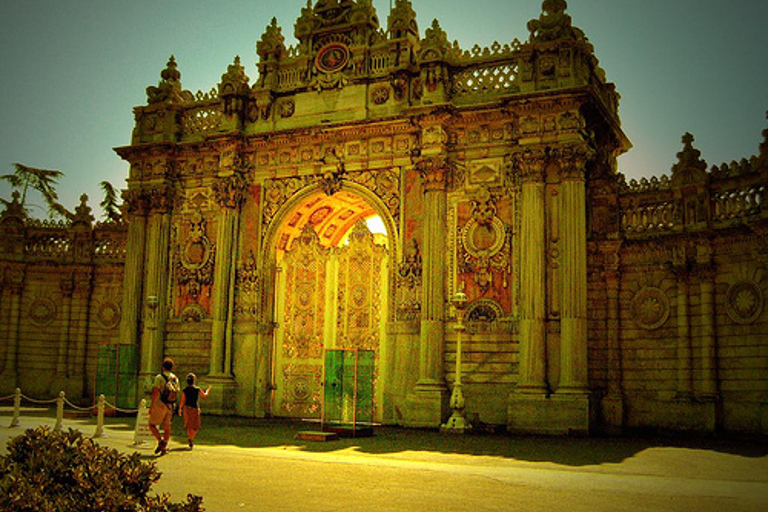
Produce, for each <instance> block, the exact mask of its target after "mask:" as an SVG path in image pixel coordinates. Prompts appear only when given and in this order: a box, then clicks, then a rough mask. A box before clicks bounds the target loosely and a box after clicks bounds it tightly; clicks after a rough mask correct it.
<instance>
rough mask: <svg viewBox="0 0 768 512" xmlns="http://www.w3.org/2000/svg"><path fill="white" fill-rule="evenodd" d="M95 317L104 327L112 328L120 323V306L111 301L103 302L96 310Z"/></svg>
mask: <svg viewBox="0 0 768 512" xmlns="http://www.w3.org/2000/svg"><path fill="white" fill-rule="evenodd" d="M96 317H97V318H98V319H99V322H101V323H102V325H104V327H106V328H108V329H114V328H115V327H117V326H118V324H119V323H120V306H118V305H117V304H115V303H114V302H112V301H107V302H104V303H102V304H101V306H100V307H99V309H98V311H96Z"/></svg>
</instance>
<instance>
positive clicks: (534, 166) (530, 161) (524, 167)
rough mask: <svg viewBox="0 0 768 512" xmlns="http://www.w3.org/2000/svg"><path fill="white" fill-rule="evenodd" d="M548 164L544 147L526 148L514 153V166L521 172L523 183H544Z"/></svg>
mask: <svg viewBox="0 0 768 512" xmlns="http://www.w3.org/2000/svg"><path fill="white" fill-rule="evenodd" d="M546 164H547V153H546V151H545V150H544V148H537V149H530V148H526V149H524V150H523V151H520V152H518V153H514V154H513V155H512V166H513V167H514V169H516V170H517V172H518V173H520V177H521V178H522V181H523V183H543V182H544V169H545V167H546Z"/></svg>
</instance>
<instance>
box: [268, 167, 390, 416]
mask: <svg viewBox="0 0 768 512" xmlns="http://www.w3.org/2000/svg"><path fill="white" fill-rule="evenodd" d="M370 217H378V218H380V219H381V223H382V224H383V226H384V229H385V230H386V233H385V234H383V235H375V236H374V235H373V234H371V235H370V237H368V236H367V235H365V234H363V236H362V237H360V236H357V237H356V240H358V242H355V243H353V242H349V243H348V244H346V245H345V241H346V238H347V237H348V236H349V234H350V233H352V232H355V231H356V230H358V229H359V226H358V227H356V224H357V223H358V221H360V220H365V219H367V218H370ZM307 226H312V229H311V230H307ZM308 231H311V232H308ZM362 231H364V232H366V233H368V230H367V229H365V228H363V229H362ZM360 240H363V242H364V243H368V244H369V245H368V247H369V250H368V253H367V254H364V256H365V257H368V256H370V258H369V259H370V262H372V263H370V265H373V266H374V267H376V268H375V269H372V270H371V272H366V271H362V272H358V273H356V274H355V273H354V272H350V271H349V268H351V266H352V263H351V260H344V258H345V257H349V254H348V253H349V251H351V250H353V249H352V246H355V247H358V248H359V247H360V246H359V245H355V244H356V243H359V241H360ZM366 241H367V242H366ZM263 244H264V245H263V250H262V254H263V255H264V256H265V259H266V261H265V263H267V265H268V266H269V268H272V269H274V271H273V272H268V273H266V277H267V279H268V282H265V283H264V289H265V290H268V293H267V296H268V297H269V298H270V302H271V303H270V304H268V305H267V304H265V306H266V307H267V308H268V311H269V312H270V314H271V319H270V320H271V322H272V323H273V325H274V326H275V328H274V330H273V334H272V338H271V340H270V341H271V347H269V349H268V350H269V353H270V359H271V363H272V364H271V375H270V378H271V379H272V380H271V384H272V385H271V388H272V396H271V400H270V408H271V414H273V415H275V416H286V417H303V418H307V417H315V418H316V417H319V416H320V400H319V399H320V396H319V393H320V389H321V388H320V381H321V380H322V348H349V347H350V344H351V345H356V346H358V348H373V347H374V346H375V350H376V364H377V369H376V383H375V403H376V419H377V420H378V421H381V420H382V411H383V410H384V408H385V407H386V405H385V404H384V403H383V402H384V396H385V392H384V389H385V387H386V386H387V378H386V376H387V375H389V373H390V370H389V367H390V366H391V364H390V356H389V354H390V353H391V347H390V346H389V343H388V341H387V339H386V336H385V326H386V324H387V322H388V321H389V320H390V317H391V312H392V311H393V308H394V301H393V300H392V296H393V293H392V292H394V279H395V267H396V262H397V261H398V258H397V254H398V233H397V229H396V225H395V221H394V219H393V217H392V215H391V214H390V212H389V210H388V209H387V207H386V206H385V205H384V204H383V202H382V201H381V200H380V199H379V198H378V197H377V196H376V195H375V194H373V193H372V192H371V191H370V190H368V189H367V188H365V187H363V186H361V185H358V184H355V183H348V182H345V183H344V184H343V186H342V188H341V190H339V191H338V192H337V193H336V194H334V195H333V196H327V195H326V194H325V193H324V192H323V191H322V189H321V187H320V186H319V185H310V186H308V187H305V188H304V189H302V190H300V191H298V192H296V193H295V194H294V195H293V196H292V197H291V198H290V199H289V200H288V201H286V202H285V204H283V205H282V206H281V207H280V209H279V210H278V212H276V214H275V216H274V218H273V221H272V223H271V224H270V226H269V227H268V229H267V231H266V233H265V237H264V239H263ZM292 251H293V252H292ZM354 261H355V262H359V261H360V259H359V258H357V259H355V260H354ZM318 262H319V263H318ZM373 262H377V263H373ZM297 265H298V266H300V267H301V268H300V269H298V270H297ZM365 268H369V267H365ZM299 272H300V273H301V274H302V275H303V276H304V277H303V279H304V282H302V283H298V284H297V281H296V278H295V275H296V274H297V273H299ZM361 276H362V277H366V278H368V277H370V279H371V281H370V283H368V285H367V289H369V290H370V291H371V301H373V300H376V301H379V302H377V303H376V304H377V305H378V306H377V307H373V306H371V307H372V311H375V312H378V316H377V317H376V319H375V322H376V326H375V329H377V334H376V336H373V338H376V340H377V341H375V342H372V344H371V346H370V347H369V346H368V345H367V344H366V343H365V342H362V341H360V340H361V338H355V341H354V342H351V341H350V335H349V331H350V330H352V328H349V325H350V322H349V321H348V319H349V318H353V317H354V314H353V313H351V312H350V311H349V309H348V308H345V306H344V304H343V302H344V300H347V302H348V300H349V294H348V293H347V291H345V288H344V287H345V286H351V285H350V284H349V283H350V282H351V280H355V279H357V280H358V282H357V283H356V285H357V286H359V285H360V282H359V278H360V277H361ZM345 283H346V284H345ZM299 294H302V295H301V297H300V296H299ZM377 294H378V295H377ZM374 296H375V299H374ZM300 301H303V302H305V303H311V304H316V305H317V307H314V308H312V309H311V311H306V310H305V311H303V312H302V313H301V314H300V315H299V314H297V304H298V303H299V302H300ZM304 306H307V304H304ZM265 312H266V311H265ZM358 320H359V318H358ZM371 321H373V320H371ZM299 323H301V324H302V325H305V326H307V327H306V328H302V332H301V333H298V334H297V333H296V326H297V325H298V324H299ZM318 323H321V324H322V325H317V324H318ZM286 324H287V325H286ZM309 324H312V325H309ZM345 329H347V331H345ZM371 329H374V327H372V328H371ZM321 339H322V341H320V340H321ZM321 342H322V347H319V343H321ZM265 348H267V347H265Z"/></svg>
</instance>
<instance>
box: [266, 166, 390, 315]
mask: <svg viewBox="0 0 768 512" xmlns="http://www.w3.org/2000/svg"><path fill="white" fill-rule="evenodd" d="M322 190H323V189H322V185H321V184H320V183H319V182H314V183H312V184H310V185H307V186H306V187H303V188H301V189H299V190H298V191H296V192H295V193H294V194H293V195H292V196H291V197H290V198H288V200H286V201H285V203H283V204H282V205H281V206H280V208H279V209H278V210H277V212H275V215H274V216H273V217H272V221H271V222H270V224H269V225H268V226H267V229H266V230H265V232H264V237H263V239H262V245H261V248H262V250H261V254H262V255H263V258H262V262H263V265H264V266H265V267H267V266H272V267H274V263H275V261H276V259H277V251H278V242H279V236H280V231H281V229H282V227H283V226H284V225H285V224H286V223H287V222H288V221H289V219H290V215H291V214H292V212H293V211H294V210H296V208H298V207H299V206H300V205H301V204H302V203H303V202H304V201H307V200H308V199H309V198H311V197H312V196H314V195H316V194H318V193H322ZM341 190H342V191H347V192H349V193H351V194H355V195H357V196H359V197H360V198H362V199H363V200H365V201H366V203H367V204H368V205H370V207H371V208H372V209H373V211H374V212H376V214H377V215H378V216H379V217H380V218H381V219H382V221H383V222H384V227H385V228H386V230H387V240H388V253H389V261H390V265H389V268H388V271H387V274H388V275H387V280H388V281H389V284H390V290H394V289H395V283H396V278H397V264H396V262H398V261H400V259H401V256H402V254H401V252H402V247H401V244H400V233H399V230H398V229H397V226H396V224H395V219H394V218H393V217H392V215H391V213H390V210H389V209H388V208H387V205H386V204H384V202H383V201H382V200H381V199H380V198H379V196H377V195H376V194H375V193H374V192H373V191H371V190H370V189H368V188H367V187H365V186H363V185H360V184H358V183H354V182H351V181H348V180H344V181H343V182H342V186H341ZM265 279H266V280H267V281H266V282H264V283H263V287H262V290H272V289H274V286H275V274H274V272H265ZM263 296H264V295H262V297H263ZM388 300H390V301H392V300H393V299H392V297H391V294H390V297H389V299H388ZM263 306H269V305H268V304H264V305H263ZM394 310H395V307H394V304H389V305H388V307H387V311H388V312H389V315H393V314H394V313H393V312H394ZM263 311H269V312H271V311H272V308H271V307H264V308H263ZM270 314H272V313H270ZM272 320H273V319H270V320H269V321H272Z"/></svg>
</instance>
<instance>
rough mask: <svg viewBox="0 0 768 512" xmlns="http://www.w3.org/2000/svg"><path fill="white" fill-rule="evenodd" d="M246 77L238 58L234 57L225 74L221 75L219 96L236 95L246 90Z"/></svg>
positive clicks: (237, 56)
mask: <svg viewBox="0 0 768 512" xmlns="http://www.w3.org/2000/svg"><path fill="white" fill-rule="evenodd" d="M248 80H249V78H248V75H246V74H245V68H244V67H243V66H242V64H240V56H239V55H236V56H235V60H234V62H233V63H232V64H230V65H229V66H227V72H226V73H224V74H223V75H221V83H220V84H219V95H225V94H237V93H239V92H242V91H244V90H247V89H248Z"/></svg>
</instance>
